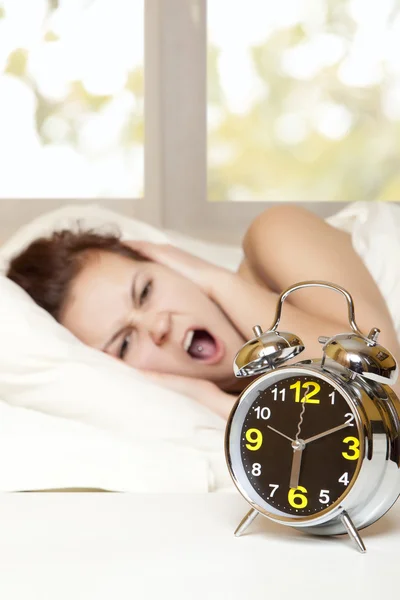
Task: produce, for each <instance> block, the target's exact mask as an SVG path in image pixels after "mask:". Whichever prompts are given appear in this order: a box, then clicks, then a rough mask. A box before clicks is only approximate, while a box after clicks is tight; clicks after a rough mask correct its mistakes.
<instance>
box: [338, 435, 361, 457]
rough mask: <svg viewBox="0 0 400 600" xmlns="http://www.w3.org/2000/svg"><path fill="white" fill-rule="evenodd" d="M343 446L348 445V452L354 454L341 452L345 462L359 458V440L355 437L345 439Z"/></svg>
mask: <svg viewBox="0 0 400 600" xmlns="http://www.w3.org/2000/svg"><path fill="white" fill-rule="evenodd" d="M343 443H344V444H349V447H348V450H352V451H353V452H354V454H348V453H347V452H342V456H344V457H345V459H346V460H357V458H358V457H359V456H360V450H359V448H360V440H358V439H357V438H355V437H351V436H349V437H346V438H344V440H343Z"/></svg>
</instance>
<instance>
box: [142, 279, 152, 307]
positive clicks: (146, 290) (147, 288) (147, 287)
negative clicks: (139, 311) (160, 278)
mask: <svg viewBox="0 0 400 600" xmlns="http://www.w3.org/2000/svg"><path fill="white" fill-rule="evenodd" d="M152 285H153V282H152V281H148V282H147V284H146V285H145V286H144V288H143V290H142V293H141V294H140V304H142V303H143V302H144V300H146V298H147V296H148V295H149V294H150V290H151V288H152Z"/></svg>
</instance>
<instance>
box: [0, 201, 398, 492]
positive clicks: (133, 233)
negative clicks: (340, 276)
mask: <svg viewBox="0 0 400 600" xmlns="http://www.w3.org/2000/svg"><path fill="white" fill-rule="evenodd" d="M77 220H78V221H79V223H80V224H81V225H84V226H89V227H96V228H100V229H101V228H106V229H107V228H109V227H111V228H114V229H115V226H118V228H119V229H120V230H121V232H122V237H123V238H124V239H148V240H151V241H154V242H161V243H165V242H168V243H174V244H176V245H178V246H180V247H182V248H184V249H186V250H189V251H190V252H192V253H193V254H198V255H199V256H202V257H203V258H206V259H207V260H210V261H212V262H215V263H216V264H221V265H223V266H225V267H226V268H229V269H232V270H235V269H236V268H237V266H238V265H239V263H240V261H241V259H242V250H241V248H240V247H231V246H227V245H223V244H212V243H209V242H204V241H202V240H197V239H193V238H190V237H188V236H184V235H182V234H180V233H178V232H173V231H162V230H159V229H156V228H154V227H152V226H150V225H148V224H146V223H143V222H140V221H138V220H136V219H134V218H130V217H128V216H124V215H121V214H120V213H118V212H116V211H112V210H108V209H105V208H102V207H101V206H98V205H96V204H89V205H80V204H72V205H67V206H65V207H62V208H60V209H57V210H54V211H50V212H47V213H45V214H44V215H41V216H39V217H38V218H36V219H33V220H32V221H30V222H29V223H28V224H26V225H24V226H22V227H20V228H19V229H18V230H17V231H16V232H10V234H11V235H10V237H9V239H8V240H7V241H6V242H5V243H3V245H2V246H1V247H0V273H1V272H3V273H4V271H5V269H6V268H7V262H8V260H9V259H10V257H11V256H13V255H14V254H15V253H17V252H18V251H20V250H21V249H22V248H23V247H24V246H26V245H27V244H28V243H29V242H30V241H31V240H33V239H35V238H36V237H39V236H40V235H44V234H47V233H50V232H51V231H53V230H54V229H59V228H61V227H73V226H76V222H77ZM328 221H329V222H330V223H331V224H332V225H334V226H336V227H339V228H342V229H344V230H347V231H349V232H351V233H352V236H353V244H354V247H355V249H356V250H357V251H358V252H359V253H360V255H361V256H362V257H363V259H364V260H365V262H366V263H367V265H368V267H369V268H370V270H371V273H372V274H373V276H374V277H375V279H376V281H377V283H378V285H379V286H380V287H381V289H383V290H384V294H385V297H386V298H387V301H388V305H389V308H390V310H391V313H392V316H393V320H394V322H395V326H396V328H397V331H398V332H399V337H400V309H399V307H400V261H399V260H397V257H400V236H399V235H398V232H400V207H398V206H395V205H390V204H384V203H372V204H371V203H363V202H358V203H354V204H353V205H349V206H346V207H345V208H344V209H343V210H342V211H340V212H339V213H338V214H337V215H335V216H333V217H329V219H328ZM389 258H391V260H389ZM0 335H1V339H2V344H1V345H0V448H1V449H2V450H3V456H8V457H10V458H9V460H8V461H6V463H5V464H4V465H3V469H2V475H1V477H0V490H1V491H24V490H44V489H78V490H79V489H93V490H98V489H102V490H103V489H104V490H111V491H129V492H141V493H172V494H174V493H177V492H179V493H209V492H234V491H235V490H234V488H233V484H232V482H231V479H230V477H229V474H228V472H227V469H226V465H225V458H224V452H223V438H224V429H225V423H224V421H223V420H222V419H221V418H220V417H218V416H217V415H215V414H214V413H212V412H211V411H210V410H208V409H207V408H205V407H202V406H200V405H198V404H196V403H195V402H194V401H193V400H191V399H190V398H187V397H185V396H183V395H181V394H178V393H176V392H173V391H172V390H170V389H167V388H164V387H162V386H161V385H160V384H158V383H157V384H156V383H154V382H150V381H149V380H148V379H146V378H144V377H143V376H142V375H141V374H139V373H137V372H135V371H134V370H133V369H130V368H128V367H127V366H125V365H122V364H118V362H117V361H113V360H111V359H110V358H109V357H107V356H105V355H103V354H101V353H99V352H97V351H94V350H92V349H91V348H88V347H86V346H84V345H83V344H82V343H81V342H79V341H78V340H77V339H76V338H75V337H74V336H73V335H72V334H71V333H69V332H68V331H67V330H65V329H64V328H63V327H61V325H59V324H58V323H56V322H55V321H54V320H53V319H52V318H51V317H50V316H49V315H48V314H47V313H45V312H44V311H43V310H42V309H40V308H39V307H38V306H36V305H35V304H34V303H33V301H32V300H31V299H30V298H29V297H28V296H27V295H26V294H25V292H24V291H23V290H21V289H20V288H18V287H17V286H16V285H15V284H14V283H13V282H11V281H9V280H8V279H6V278H5V277H4V275H3V276H1V275H0ZM143 423H145V424H150V423H151V430H152V438H151V439H149V436H148V435H147V434H146V433H144V432H143V431H144V430H143V427H142V424H143Z"/></svg>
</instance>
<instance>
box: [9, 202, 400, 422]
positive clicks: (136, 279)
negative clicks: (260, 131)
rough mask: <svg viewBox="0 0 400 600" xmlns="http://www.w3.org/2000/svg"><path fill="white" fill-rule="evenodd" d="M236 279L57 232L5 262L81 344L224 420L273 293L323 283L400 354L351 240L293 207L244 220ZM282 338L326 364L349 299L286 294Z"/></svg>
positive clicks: (157, 251) (152, 247) (104, 239)
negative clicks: (325, 349) (329, 341)
mask: <svg viewBox="0 0 400 600" xmlns="http://www.w3.org/2000/svg"><path fill="white" fill-rule="evenodd" d="M243 251H244V259H243V261H242V263H241V265H240V267H239V269H238V271H237V273H232V272H230V271H228V270H226V269H224V268H222V267H218V266H215V265H213V264H211V263H208V262H206V261H204V260H202V259H200V258H197V257H194V256H192V255H190V254H188V253H187V252H184V251H182V250H180V249H178V248H176V247H173V246H170V245H159V244H152V243H149V242H124V243H122V242H120V241H119V239H118V238H116V237H113V236H101V235H98V234H93V232H83V233H78V234H73V233H71V232H67V231H64V232H61V233H58V234H54V235H53V236H52V238H49V239H40V240H36V241H35V242H33V243H32V244H31V245H30V246H29V247H28V248H27V249H26V250H25V251H24V252H22V253H21V254H20V255H19V256H17V257H15V258H14V259H13V261H12V262H11V264H10V267H9V271H8V277H10V278H11V279H12V280H14V281H15V282H16V283H18V284H19V285H21V286H22V287H23V288H24V289H25V290H26V291H27V292H28V293H29V294H30V295H31V296H32V298H33V299H34V300H35V301H36V302H37V303H38V304H39V305H41V306H42V307H43V308H45V309H46V310H48V311H49V312H50V313H51V314H52V315H53V316H54V317H55V318H56V319H57V320H58V321H59V322H60V323H62V324H63V325H64V326H65V327H67V328H68V329H69V330H70V331H71V332H72V333H74V334H75V335H76V336H77V337H78V338H79V339H81V340H82V341H83V342H84V343H86V344H88V345H90V346H92V347H93V348H97V349H98V350H100V351H103V352H106V353H108V354H110V356H112V357H114V358H116V359H118V360H123V361H124V362H126V363H127V364H128V365H130V366H132V367H135V368H137V369H140V370H143V371H144V372H145V373H146V374H147V375H148V376H150V377H152V378H155V379H156V380H159V381H160V382H161V383H162V384H163V385H167V386H169V387H172V388H173V389H175V390H177V391H179V392H182V393H185V394H187V395H189V396H191V397H193V398H195V399H196V400H197V401H199V402H201V403H202V404H205V405H207V406H208V407H209V408H211V409H212V410H214V411H215V412H217V413H218V414H220V415H221V416H223V417H224V418H226V417H227V416H228V414H229V412H230V410H231V408H232V406H233V404H234V402H235V399H236V395H237V393H238V392H240V391H241V390H242V389H243V388H244V387H245V386H246V385H248V383H249V380H248V379H246V380H238V379H236V378H235V377H234V375H233V369H232V361H233V358H234V356H235V354H236V352H237V351H238V349H239V348H240V347H241V346H242V345H243V343H244V342H245V341H246V340H247V339H249V338H250V337H253V334H252V327H253V326H254V325H256V324H259V325H261V326H262V327H263V329H266V328H267V327H269V326H270V325H271V323H272V320H273V317H274V314H275V310H276V305H277V300H278V297H279V294H280V293H281V292H282V291H283V290H284V289H286V288H287V287H289V286H291V285H293V284H294V283H296V282H299V281H304V280H310V279H322V280H325V281H332V282H333V283H336V284H338V285H341V286H342V287H344V288H345V289H347V290H348V291H349V292H350V293H351V294H352V296H353V299H354V303H355V308H356V321H357V324H358V326H359V328H360V329H361V330H362V331H363V332H365V333H368V332H369V331H370V329H371V328H372V327H378V328H379V329H381V331H382V334H381V337H380V340H379V341H380V343H381V344H382V345H384V346H386V347H388V348H389V349H390V350H391V352H392V353H393V354H394V355H395V356H400V347H399V342H398V340H397V336H396V332H395V329H394V326H393V323H392V320H391V317H390V314H389V312H388V309H387V306H386V304H385V300H384V298H383V297H382V295H381V293H380V291H379V289H378V288H377V286H376V284H375V282H374V280H373V279H372V277H371V275H370V273H369V272H368V270H367V268H366V266H365V265H364V264H363V262H362V260H361V258H360V257H359V256H358V255H357V254H356V252H355V251H354V250H353V247H352V242H351V237H350V235H349V234H347V233H345V232H342V231H339V230H336V229H334V228H333V227H331V226H330V225H328V224H327V223H326V222H324V221H323V220H322V219H320V218H319V217H317V216H316V215H314V214H313V213H310V212H308V211H306V210H305V209H303V208H301V207H298V206H293V205H289V206H288V205H284V206H281V205H277V206H274V207H273V208H270V209H268V210H266V211H265V212H263V213H262V214H260V215H259V216H258V217H257V218H256V219H255V220H254V221H253V223H251V225H250V227H249V229H248V231H247V233H246V234H245V236H244V239H243ZM281 323H282V329H284V330H287V331H292V332H294V333H296V334H298V335H299V336H300V338H301V339H302V340H303V342H304V343H305V346H306V350H305V351H304V352H303V353H302V355H301V358H312V357H314V358H315V357H319V356H321V346H320V344H319V343H318V336H320V335H324V336H331V335H334V334H335V333H339V332H343V331H348V330H349V327H350V326H349V323H348V320H347V306H346V303H345V300H344V298H343V297H342V296H341V295H339V294H337V293H334V292H333V291H330V290H327V289H321V288H313V289H303V290H299V291H297V292H296V293H294V294H291V295H290V296H289V298H288V300H287V301H286V303H285V305H284V310H283V314H282V321H281Z"/></svg>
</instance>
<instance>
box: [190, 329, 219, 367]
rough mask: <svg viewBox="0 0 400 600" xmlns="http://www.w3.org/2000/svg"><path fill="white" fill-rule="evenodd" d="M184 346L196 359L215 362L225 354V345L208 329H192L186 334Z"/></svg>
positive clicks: (210, 362) (209, 362)
mask: <svg viewBox="0 0 400 600" xmlns="http://www.w3.org/2000/svg"><path fill="white" fill-rule="evenodd" d="M183 347H184V349H185V350H186V352H187V353H188V354H189V356H191V358H193V359H194V360H198V361H202V362H205V363H208V364H214V363H216V362H218V361H220V360H221V358H222V356H223V350H224V349H223V345H222V343H221V342H220V341H219V340H217V339H216V338H215V337H214V336H213V335H211V334H210V332H209V331H207V330H206V329H191V330H190V331H188V332H187V333H186V335H185V338H184V341H183Z"/></svg>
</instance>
